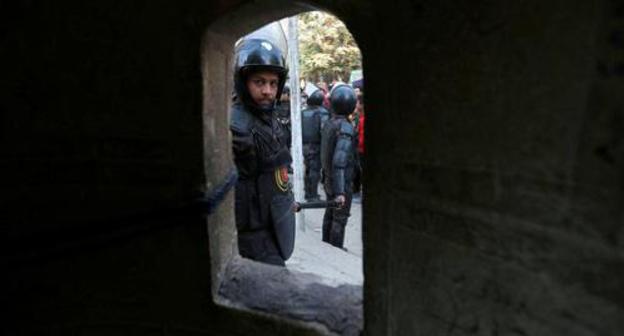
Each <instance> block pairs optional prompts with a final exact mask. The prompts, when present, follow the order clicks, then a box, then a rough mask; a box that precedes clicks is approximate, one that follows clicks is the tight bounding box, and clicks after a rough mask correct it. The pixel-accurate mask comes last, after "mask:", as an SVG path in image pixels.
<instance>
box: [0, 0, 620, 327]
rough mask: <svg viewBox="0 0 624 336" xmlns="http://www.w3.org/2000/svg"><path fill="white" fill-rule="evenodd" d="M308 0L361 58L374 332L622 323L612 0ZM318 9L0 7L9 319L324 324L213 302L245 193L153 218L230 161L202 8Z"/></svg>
mask: <svg viewBox="0 0 624 336" xmlns="http://www.w3.org/2000/svg"><path fill="white" fill-rule="evenodd" d="M313 4H314V5H318V6H319V7H321V8H325V9H328V10H331V11H332V12H334V13H335V14H337V15H338V16H340V18H341V19H343V20H344V21H345V22H346V23H347V25H348V26H349V28H350V29H351V32H352V33H353V35H354V36H355V38H356V39H357V42H358V44H359V46H360V47H361V49H362V51H363V55H364V66H365V69H364V71H365V76H366V83H367V84H366V104H367V132H366V134H367V140H366V141H367V144H366V148H367V160H366V167H365V168H366V169H365V171H366V175H365V176H364V182H365V184H366V193H367V194H366V198H365V204H364V214H363V221H364V225H363V230H364V231H363V235H364V273H365V282H364V310H365V315H364V321H365V323H364V324H365V331H364V333H365V334H367V335H514V334H515V335H538V336H539V335H549V336H551V335H566V336H567V335H620V334H622V332H623V330H624V325H623V322H622V321H624V295H623V291H622V288H621V284H622V283H624V272H623V271H622V269H623V267H622V266H623V265H622V263H623V261H624V256H623V242H624V229H623V227H624V212H623V211H624V210H623V209H624V187H623V183H624V150H623V148H624V147H623V145H622V144H623V143H624V141H623V139H622V135H623V134H624V131H623V128H624V123H623V119H622V115H623V114H622V113H623V112H624V95H623V94H622V92H624V76H623V73H624V72H623V70H622V69H624V65H623V64H624V58H623V57H622V50H623V49H622V31H623V29H624V23H623V20H624V14H623V13H624V9H623V7H622V5H621V3H620V2H618V1H614V0H601V1H589V0H586V1H577V2H574V5H571V4H570V3H569V2H564V1H538V0H527V1H515V2H496V1H488V0H481V1H470V2H468V1H453V0H442V1H415V0H412V1H408V0H399V1H395V2H392V3H388V2H384V1H373V0H344V1H324V0H319V1H314V2H313ZM245 5H251V7H245ZM280 6H282V7H280ZM250 8H252V9H253V10H251V11H250ZM303 8H304V7H295V4H294V3H293V2H290V1H281V2H280V1H277V0H274V1H266V2H265V1H236V0H202V1H199V0H197V1H196V0H184V1H178V2H171V1H160V0H157V1H152V2H149V3H147V2H141V1H132V2H128V1H106V2H104V1H91V2H84V1H83V2H80V1H72V0H66V1H60V2H55V3H51V2H50V3H48V2H43V1H15V2H2V4H0V50H2V53H1V54H2V62H0V66H1V67H2V71H0V72H1V73H2V76H1V78H0V110H1V111H2V113H1V114H0V139H1V142H0V153H2V155H1V156H0V169H2V174H1V175H0V185H1V187H0V189H1V190H2V192H1V193H0V205H1V207H2V211H0V225H2V233H3V234H2V244H0V245H1V246H2V247H1V249H2V251H3V253H2V260H1V265H2V268H3V275H4V276H3V277H2V278H3V279H2V285H3V286H2V288H3V290H4V292H3V293H2V295H0V298H1V299H0V300H2V303H3V306H5V307H9V309H5V311H9V314H10V315H7V318H6V319H5V320H6V321H8V322H6V324H3V325H2V326H1V328H2V333H3V334H33V333H56V334H63V335H65V334H91V335H92V334H209V335H249V334H254V335H317V334H318V333H319V331H318V330H314V329H310V328H308V327H304V326H301V325H297V324H293V323H290V322H282V321H280V320H279V319H276V318H274V317H270V316H266V315H263V314H254V313H250V312H247V311H239V310H235V309H230V308H225V307H221V306H219V305H217V304H215V303H214V302H213V301H214V298H215V295H214V294H215V292H214V291H213V290H214V288H213V287H215V288H216V284H220V283H221V280H222V278H223V276H224V275H225V274H226V273H224V272H225V269H226V267H227V265H228V262H229V260H231V258H232V256H233V255H235V253H236V245H235V236H234V228H233V226H232V217H231V216H232V211H231V206H232V203H231V201H232V200H231V198H229V199H228V201H227V202H226V203H225V204H224V207H222V208H221V209H219V212H218V213H217V214H216V215H215V216H213V217H211V218H209V219H208V221H207V222H206V220H205V219H203V218H201V217H198V216H194V215H192V214H186V215H180V216H173V217H172V216H167V217H165V218H154V216H153V213H154V212H157V210H159V209H162V208H167V207H169V206H175V205H177V204H182V203H185V202H187V201H188V200H189V199H192V198H193V197H194V196H195V195H196V194H197V192H198V191H202V190H203V189H209V187H210V186H213V185H215V184H218V182H219V181H220V180H221V179H222V178H223V177H224V176H225V173H226V172H227V171H228V169H229V167H230V165H229V163H230V162H229V161H228V160H229V159H228V156H229V153H228V151H227V148H228V139H227V138H226V134H227V132H226V131H225V129H226V127H227V126H226V125H227V117H226V114H224V112H218V111H225V110H226V107H225V105H226V103H227V101H228V99H227V98H224V97H227V95H229V92H226V93H224V92H223V90H226V91H227V87H228V86H227V85H225V86H222V85H221V84H218V87H220V88H221V90H220V92H221V95H220V96H211V95H210V94H212V93H215V92H216V93H218V92H219V88H218V87H215V86H213V85H217V84H215V83H212V82H211V80H216V81H217V82H218V83H222V80H221V81H220V82H219V78H227V69H228V68H229V64H228V61H227V58H228V53H227V50H226V49H217V50H218V53H219V52H220V53H221V56H218V53H216V54H213V56H217V58H214V59H213V58H211V60H212V61H211V62H210V64H211V65H212V66H213V67H208V68H206V67H205V65H206V64H205V59H204V58H203V57H206V55H208V54H209V53H207V52H206V50H205V49H203V47H204V46H205V45H206V43H208V42H207V39H208V40H210V38H209V36H208V35H207V31H208V30H209V27H211V23H215V22H217V20H218V19H219V18H221V19H223V18H224V17H225V15H229V14H232V13H235V14H236V15H235V16H237V17H239V18H241V17H242V18H245V17H250V13H251V14H258V15H260V16H256V18H257V20H254V21H248V22H246V23H245V24H243V23H241V22H235V21H231V22H230V26H231V27H233V28H232V29H231V30H228V31H227V32H226V33H223V32H222V33H219V32H218V31H211V32H212V33H213V35H212V37H215V36H217V38H216V39H217V40H219V39H220V38H221V39H222V40H221V43H226V42H227V41H233V40H234V39H235V38H236V37H237V36H232V34H234V32H239V33H241V34H242V33H244V32H246V31H249V30H251V29H253V28H256V27H258V26H259V25H261V24H262V23H265V22H266V21H268V20H272V19H276V18H278V17H279V16H280V15H287V14H290V13H292V12H293V11H297V10H303ZM241 11H242V12H241ZM243 12H244V13H243ZM245 13H246V14H245ZM280 13H281V14H280ZM265 20H266V21H265ZM226 26H227V25H225V26H221V28H223V27H226ZM210 41H213V42H214V40H210ZM227 43H230V42H227ZM217 44H219V43H217ZM218 68H221V72H220V74H221V77H219V76H213V75H214V74H218V73H219V72H211V71H213V70H215V69H218ZM206 69H208V70H209V71H208V72H203V71H204V70H206ZM213 89H214V91H213ZM202 97H204V98H202ZM210 97H220V98H210ZM207 106H222V108H221V109H218V108H217V109H216V110H212V111H213V112H215V111H216V114H210V111H211V110H210V109H208V108H207ZM202 110H203V111H204V114H202ZM211 158H215V160H212V159H211ZM150 214H151V215H150ZM228 225H229V226H228ZM126 226H128V227H126ZM129 227H132V229H131V228H129ZM118 238H119V239H118ZM121 238H123V239H121ZM211 285H215V286H212V287H211Z"/></svg>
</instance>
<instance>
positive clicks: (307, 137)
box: [301, 89, 329, 201]
mask: <svg viewBox="0 0 624 336" xmlns="http://www.w3.org/2000/svg"><path fill="white" fill-rule="evenodd" d="M324 98H325V95H324V94H323V91H321V90H320V89H319V90H316V91H314V92H313V93H312V94H311V95H310V96H309V97H308V99H307V101H306V104H307V108H306V109H304V110H303V111H302V112H301V115H302V118H301V127H302V132H301V133H302V140H303V158H304V164H305V177H304V182H305V199H306V200H307V201H315V200H319V199H320V196H319V194H318V183H319V181H320V179H321V128H322V125H323V123H324V122H325V121H327V120H328V119H329V111H327V110H326V109H325V108H324V107H323V99H324Z"/></svg>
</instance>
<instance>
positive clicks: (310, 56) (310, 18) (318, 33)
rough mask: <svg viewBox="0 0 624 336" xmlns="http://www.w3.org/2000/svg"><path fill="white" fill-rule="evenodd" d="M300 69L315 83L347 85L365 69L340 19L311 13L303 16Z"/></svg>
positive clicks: (304, 75) (300, 22)
mask: <svg viewBox="0 0 624 336" xmlns="http://www.w3.org/2000/svg"><path fill="white" fill-rule="evenodd" d="M299 66H300V71H301V74H302V77H304V78H308V79H310V80H313V81H315V82H318V81H320V80H321V79H323V80H324V81H326V82H331V81H332V80H334V79H336V80H342V81H347V80H349V74H350V73H351V71H352V70H355V69H361V68H362V57H361V55H360V49H359V48H358V46H357V44H356V43H355V40H354V39H353V36H351V34H350V33H349V31H348V30H347V27H345V25H344V24H343V23H342V22H341V21H340V20H339V19H338V18H336V17H335V16H332V15H330V14H327V13H323V12H307V13H304V14H301V15H299Z"/></svg>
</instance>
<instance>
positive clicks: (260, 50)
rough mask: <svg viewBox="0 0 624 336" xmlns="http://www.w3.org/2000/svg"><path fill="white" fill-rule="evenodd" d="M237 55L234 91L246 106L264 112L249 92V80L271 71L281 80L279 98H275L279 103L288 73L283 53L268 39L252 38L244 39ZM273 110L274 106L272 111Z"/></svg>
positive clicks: (278, 91) (237, 48)
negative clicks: (258, 74) (253, 74)
mask: <svg viewBox="0 0 624 336" xmlns="http://www.w3.org/2000/svg"><path fill="white" fill-rule="evenodd" d="M235 55H236V56H235V57H236V59H235V64H234V89H235V91H236V94H237V95H238V97H239V99H240V100H241V101H242V102H243V103H244V104H245V105H248V106H250V107H255V108H257V109H259V110H263V108H260V107H258V106H255V103H254V101H253V99H251V96H250V94H249V92H248V90H247V78H248V77H249V75H250V74H251V73H254V72H258V71H271V72H275V73H277V75H278V78H279V82H278V89H277V96H276V97H275V100H276V101H279V99H280V97H281V95H282V90H283V89H284V85H285V84H286V75H287V73H288V69H287V68H286V59H285V58H284V55H283V53H282V51H281V50H280V49H279V48H278V47H277V46H276V45H275V44H273V43H272V42H271V41H269V40H268V39H258V38H252V39H243V40H242V41H241V42H240V43H239V44H238V45H237V46H236V50H235ZM273 108H274V106H273V107H271V108H270V110H271V111H272V110H273ZM268 112H270V111H268Z"/></svg>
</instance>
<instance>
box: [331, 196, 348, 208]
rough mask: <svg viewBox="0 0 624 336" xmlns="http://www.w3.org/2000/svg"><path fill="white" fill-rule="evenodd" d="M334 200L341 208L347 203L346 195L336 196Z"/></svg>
mask: <svg viewBox="0 0 624 336" xmlns="http://www.w3.org/2000/svg"><path fill="white" fill-rule="evenodd" d="M334 201H335V202H336V204H337V205H338V207H339V208H343V207H344V206H345V203H347V199H346V198H345V196H344V195H338V196H336V198H335V199H334Z"/></svg>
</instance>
